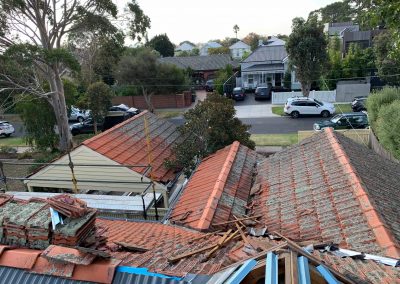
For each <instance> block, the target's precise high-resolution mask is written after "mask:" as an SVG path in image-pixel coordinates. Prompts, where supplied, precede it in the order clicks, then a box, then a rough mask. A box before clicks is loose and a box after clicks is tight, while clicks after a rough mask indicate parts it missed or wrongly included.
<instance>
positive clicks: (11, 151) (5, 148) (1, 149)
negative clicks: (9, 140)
mask: <svg viewBox="0 0 400 284" xmlns="http://www.w3.org/2000/svg"><path fill="white" fill-rule="evenodd" d="M0 153H2V154H15V153H17V149H15V148H14V147H11V146H1V147H0Z"/></svg>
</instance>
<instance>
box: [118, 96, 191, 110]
mask: <svg viewBox="0 0 400 284" xmlns="http://www.w3.org/2000/svg"><path fill="white" fill-rule="evenodd" d="M152 101H153V105H154V107H155V108H185V107H189V106H190V105H191V104H192V94H191V93H190V92H183V94H177V95H155V96H153V97H152ZM112 104H113V105H119V104H125V105H127V106H129V107H136V108H139V109H147V104H146V101H145V99H144V97H143V96H126V97H114V98H113V99H112Z"/></svg>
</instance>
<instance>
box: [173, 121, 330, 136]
mask: <svg viewBox="0 0 400 284" xmlns="http://www.w3.org/2000/svg"><path fill="white" fill-rule="evenodd" d="M240 120H241V121H242V122H243V123H245V124H249V125H251V129H250V133H251V134H287V133H294V132H297V131H300V130H312V129H313V124H314V122H316V121H320V120H324V118H321V117H301V118H298V119H292V118H290V117H261V118H241V119H240ZM170 121H171V122H172V123H174V124H175V125H182V124H183V123H184V122H185V121H184V119H182V118H174V119H170Z"/></svg>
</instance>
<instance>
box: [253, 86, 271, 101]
mask: <svg viewBox="0 0 400 284" xmlns="http://www.w3.org/2000/svg"><path fill="white" fill-rule="evenodd" d="M271 93H272V89H271V88H270V87H257V89H256V91H255V92H254V99H255V100H258V99H266V100H270V99H271Z"/></svg>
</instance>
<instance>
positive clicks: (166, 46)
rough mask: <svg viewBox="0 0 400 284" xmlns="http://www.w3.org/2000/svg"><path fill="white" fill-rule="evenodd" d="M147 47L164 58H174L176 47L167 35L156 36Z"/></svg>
mask: <svg viewBox="0 0 400 284" xmlns="http://www.w3.org/2000/svg"><path fill="white" fill-rule="evenodd" d="M146 46H149V47H151V48H153V49H154V50H156V51H158V52H159V53H160V55H161V56H162V57H169V56H174V51H175V47H174V44H173V43H172V42H171V41H170V40H169V38H168V36H167V34H161V35H156V36H155V37H153V38H152V39H151V40H150V41H149V42H148V43H146Z"/></svg>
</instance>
